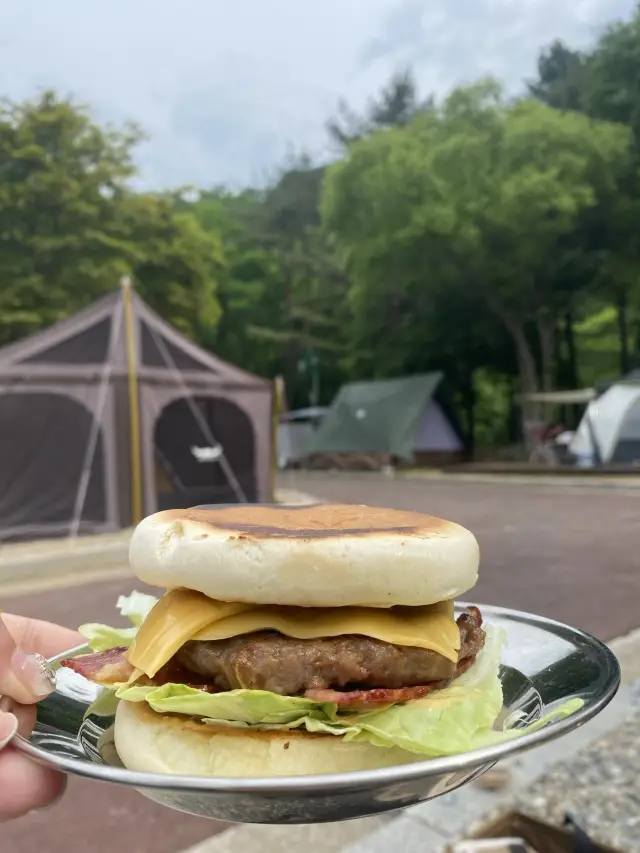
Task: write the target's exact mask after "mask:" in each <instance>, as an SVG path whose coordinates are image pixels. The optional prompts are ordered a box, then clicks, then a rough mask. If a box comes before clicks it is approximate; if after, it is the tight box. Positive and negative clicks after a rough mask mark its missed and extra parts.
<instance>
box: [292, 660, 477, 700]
mask: <svg viewBox="0 0 640 853" xmlns="http://www.w3.org/2000/svg"><path fill="white" fill-rule="evenodd" d="M475 659H476V657H475V655H473V656H472V657H467V658H465V659H464V660H463V661H461V662H460V663H459V664H458V666H457V668H456V674H455V676H454V678H457V677H458V676H459V675H462V673H463V672H466V670H468V669H469V667H470V666H471V665H472V664H473V663H474V662H475ZM454 678H451V679H448V680H447V681H432V682H431V683H430V684H421V685H417V686H415V687H401V688H399V689H397V690H390V689H387V688H384V687H377V688H375V689H374V690H352V691H347V692H345V691H343V690H307V691H306V692H305V694H304V698H305V699H311V700H312V701H313V702H332V703H334V704H335V705H339V706H340V708H352V709H354V710H356V709H357V710H364V709H367V708H376V707H378V706H380V705H396V704H398V703H400V702H412V701H414V700H415V699H422V698H423V697H424V696H428V695H429V693H433V692H434V691H435V690H442V689H443V688H444V687H447V686H448V685H449V684H451V682H452V681H453V680H454Z"/></svg>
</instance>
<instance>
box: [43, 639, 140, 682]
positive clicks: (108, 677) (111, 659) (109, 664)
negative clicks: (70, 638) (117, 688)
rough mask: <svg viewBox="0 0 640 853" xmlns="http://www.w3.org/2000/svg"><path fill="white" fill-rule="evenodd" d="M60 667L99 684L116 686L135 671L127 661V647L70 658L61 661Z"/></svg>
mask: <svg viewBox="0 0 640 853" xmlns="http://www.w3.org/2000/svg"><path fill="white" fill-rule="evenodd" d="M60 666H66V667H67V668H68V669H72V670H73V671H74V672H77V673H79V674H80V675H83V676H84V677H85V678H88V679H89V681H95V682H96V683H97V684H116V683H117V682H119V681H120V682H122V681H126V680H127V679H128V678H129V676H130V675H131V673H132V672H133V670H134V667H133V666H131V664H130V663H129V661H128V660H127V647H126V646H116V647H115V648H113V649H107V651H106V652H95V653H93V654H90V655H80V656H79V657H77V658H68V659H66V660H63V661H60Z"/></svg>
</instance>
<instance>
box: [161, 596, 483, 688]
mask: <svg viewBox="0 0 640 853" xmlns="http://www.w3.org/2000/svg"><path fill="white" fill-rule="evenodd" d="M457 624H458V627H459V629H460V641H461V646H460V652H459V654H458V662H457V664H456V663H454V662H453V661H450V660H448V659H447V658H444V657H442V655H439V654H438V653H437V652H433V651H429V650H428V649H420V648H415V647H413V646H394V645H392V644H391V643H385V642H382V641H381V640H374V639H372V638H371V637H364V636H360V635H355V634H353V635H351V634H349V635H345V636H339V637H326V638H318V639H313V640H297V639H294V638H292V637H285V636H283V635H282V634H278V633H277V632H275V631H260V632H258V633H255V634H245V635H243V636H240V637H232V638H231V639H229V640H212V641H203V642H198V641H191V642H189V643H186V644H185V645H184V646H183V647H182V648H181V649H180V651H179V652H178V653H177V655H176V661H177V663H179V664H180V665H182V666H184V667H185V668H187V669H189V670H191V672H196V673H198V674H199V675H202V676H205V677H206V678H208V679H212V680H213V681H214V682H215V684H216V685H217V687H219V688H220V689H221V690H234V689H237V688H247V689H250V690H269V691H271V692H272V693H279V694H280V695H282V696H295V695H298V694H301V693H304V692H305V691H306V690H315V689H322V688H334V689H335V688H337V689H339V688H345V687H350V688H353V687H362V688H376V687H379V688H392V689H393V688H400V687H409V686H413V685H418V684H420V685H422V684H428V683H429V682H431V681H447V680H449V679H451V678H454V677H455V676H456V674H457V670H458V666H459V664H460V663H462V662H463V661H468V659H469V658H471V657H475V655H476V654H477V653H478V651H479V650H480V649H481V648H482V646H483V645H484V631H483V630H482V617H481V615H480V611H479V610H478V609H477V608H475V607H474V608H469V610H468V611H467V612H466V613H464V614H462V615H461V616H460V617H459V618H458V620H457Z"/></svg>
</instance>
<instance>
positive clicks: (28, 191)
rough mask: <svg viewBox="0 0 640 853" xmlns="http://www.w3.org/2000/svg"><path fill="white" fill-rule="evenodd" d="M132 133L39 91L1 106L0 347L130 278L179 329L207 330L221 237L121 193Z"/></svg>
mask: <svg viewBox="0 0 640 853" xmlns="http://www.w3.org/2000/svg"><path fill="white" fill-rule="evenodd" d="M140 139H141V134H140V132H139V131H138V130H137V129H136V128H135V127H129V128H126V129H125V130H124V131H116V130H112V129H104V128H100V127H98V126H97V125H96V124H94V123H93V122H92V121H91V119H90V117H89V115H88V114H87V112H86V111H85V110H84V109H82V108H79V107H77V106H75V105H74V104H73V103H71V102H70V101H66V100H59V99H57V98H56V97H55V95H54V94H53V93H51V92H47V93H45V94H44V95H42V97H41V98H40V99H39V100H37V101H34V102H27V103H25V104H13V103H11V102H8V101H7V102H4V103H3V104H2V107H1V108H0V174H1V175H2V180H1V181H0V280H1V281H2V287H1V288H0V343H5V342H8V341H10V340H12V339H14V338H17V337H19V336H21V335H24V334H25V333H28V332H30V331H33V330H35V329H37V328H39V327H41V326H44V325H48V324H49V323H52V322H55V321H56V320H58V319H60V318H62V317H64V316H66V315H67V314H69V313H71V312H73V311H75V310H77V309H78V308H81V307H83V306H84V305H86V304H87V303H89V302H91V301H92V300H93V299H95V298H96V297H97V296H100V295H102V294H104V293H105V292H107V291H109V290H112V289H113V288H114V287H117V286H118V281H119V279H120V277H121V276H122V275H124V274H132V275H133V276H134V277H135V278H136V279H137V280H138V281H139V284H140V288H141V290H142V292H143V293H144V295H145V296H146V297H147V298H148V299H149V301H150V302H151V304H152V305H154V307H156V308H158V310H160V311H162V313H163V314H164V315H165V316H167V317H168V319H170V320H172V321H173V322H176V323H177V324H178V325H180V326H181V327H182V328H184V329H186V330H189V331H193V330H195V328H196V327H197V326H198V325H200V324H204V325H211V326H213V325H215V323H216V322H217V319H218V315H219V307H218V304H217V301H216V297H215V274H214V273H215V268H216V265H217V264H219V263H220V260H221V256H222V255H221V245H220V240H219V239H218V238H216V237H215V235H211V234H210V233H208V232H206V231H205V230H203V229H202V228H201V227H200V226H199V225H198V223H197V222H196V221H195V220H194V219H193V218H192V217H191V216H189V215H188V214H176V213H175V212H174V209H173V206H172V204H171V202H170V201H169V200H166V199H162V198H159V197H155V196H152V195H145V194H136V193H134V192H132V191H131V190H130V189H129V187H128V183H127V182H128V179H129V178H131V177H132V176H133V175H134V173H135V169H134V166H133V159H132V156H133V149H134V146H135V145H136V143H137V142H138V141H139V140H140Z"/></svg>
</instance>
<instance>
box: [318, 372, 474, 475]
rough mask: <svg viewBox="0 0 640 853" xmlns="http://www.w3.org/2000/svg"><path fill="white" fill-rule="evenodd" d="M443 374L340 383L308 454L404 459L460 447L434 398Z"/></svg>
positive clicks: (452, 450)
mask: <svg viewBox="0 0 640 853" xmlns="http://www.w3.org/2000/svg"><path fill="white" fill-rule="evenodd" d="M442 380H443V375H442V373H426V374H421V375H417V376H406V377H401V378H399V379H383V380H372V381H368V382H351V383H349V384H347V385H343V386H342V388H341V389H340V391H339V392H338V395H337V396H336V398H335V399H334V401H333V403H332V404H331V407H330V409H329V411H328V412H327V415H326V417H325V418H324V420H323V422H322V424H321V425H320V427H319V428H318V430H317V432H316V433H315V435H314V437H313V439H312V440H311V442H310V445H309V452H310V453H311V454H341V453H348V454H354V453H364V454H383V455H387V456H390V457H395V458H397V459H401V460H404V461H407V462H409V461H412V460H413V459H414V458H415V457H417V456H418V457H420V456H422V457H423V458H427V457H428V456H430V455H431V456H433V455H434V454H446V455H449V454H456V455H457V454H459V453H461V452H462V451H463V450H464V445H463V442H462V440H461V438H460V435H459V432H458V431H457V429H456V428H455V427H454V426H453V423H452V421H451V419H450V418H449V417H448V416H447V414H445V409H444V405H443V401H442V400H441V399H438V397H439V395H438V394H437V392H438V391H439V388H440V385H441V383H442Z"/></svg>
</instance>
